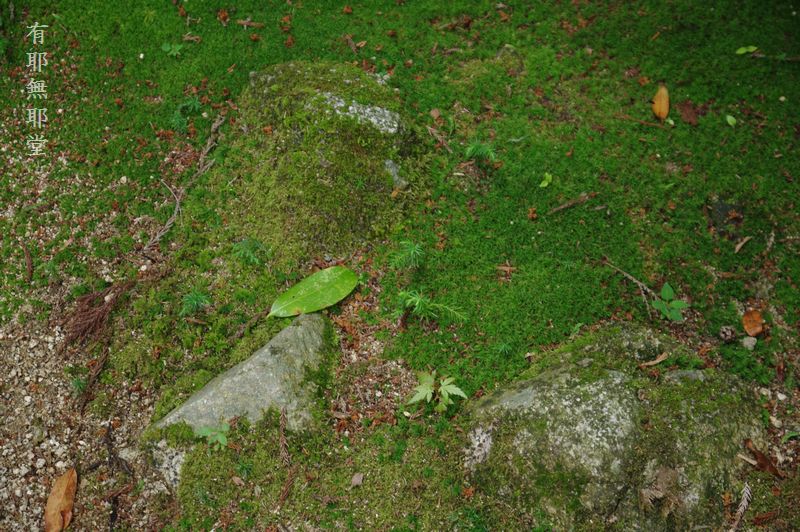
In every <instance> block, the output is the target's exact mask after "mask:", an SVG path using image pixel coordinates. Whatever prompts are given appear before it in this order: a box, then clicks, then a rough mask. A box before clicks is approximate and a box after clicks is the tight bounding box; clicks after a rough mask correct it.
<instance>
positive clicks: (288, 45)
mask: <svg viewBox="0 0 800 532" xmlns="http://www.w3.org/2000/svg"><path fill="white" fill-rule="evenodd" d="M283 45H284V46H285V47H286V48H291V47H292V46H294V37H292V36H291V35H289V36H288V37H286V41H284V43H283Z"/></svg>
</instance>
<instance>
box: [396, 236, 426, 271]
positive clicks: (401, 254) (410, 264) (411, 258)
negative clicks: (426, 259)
mask: <svg viewBox="0 0 800 532" xmlns="http://www.w3.org/2000/svg"><path fill="white" fill-rule="evenodd" d="M424 255H425V252H424V251H423V250H422V246H421V245H419V244H416V243H414V242H410V241H408V240H404V241H402V242H400V246H399V247H398V249H397V251H395V252H394V253H393V254H392V257H391V259H390V260H389V263H390V264H391V266H392V268H395V269H403V268H418V267H419V265H420V264H421V263H422V258H423V256H424Z"/></svg>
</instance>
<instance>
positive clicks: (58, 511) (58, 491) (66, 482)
mask: <svg viewBox="0 0 800 532" xmlns="http://www.w3.org/2000/svg"><path fill="white" fill-rule="evenodd" d="M77 488H78V473H77V472H76V471H75V468H72V469H70V470H69V471H67V472H66V473H64V474H63V475H61V476H60V477H58V478H57V479H56V481H55V482H54V483H53V488H52V489H51V490H50V496H49V497H48V498H47V506H45V509H44V530H45V532H61V531H62V530H65V529H66V528H67V527H68V526H69V523H70V521H72V505H73V503H74V502H75V490H76V489H77Z"/></svg>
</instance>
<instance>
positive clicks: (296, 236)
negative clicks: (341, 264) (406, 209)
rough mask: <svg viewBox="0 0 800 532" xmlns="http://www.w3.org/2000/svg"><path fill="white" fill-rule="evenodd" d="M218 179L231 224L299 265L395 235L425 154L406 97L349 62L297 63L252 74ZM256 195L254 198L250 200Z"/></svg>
mask: <svg viewBox="0 0 800 532" xmlns="http://www.w3.org/2000/svg"><path fill="white" fill-rule="evenodd" d="M238 107H239V115H238V121H237V126H238V130H237V131H235V132H234V137H233V138H232V139H231V140H230V148H229V149H228V150H227V155H226V158H225V162H224V164H223V165H221V166H219V167H218V168H216V169H215V172H216V174H217V177H218V179H219V180H220V182H222V183H224V184H228V183H230V185H231V186H232V187H233V188H234V189H235V191H234V193H233V194H232V199H231V201H232V202H233V203H235V205H232V206H231V209H230V220H229V223H230V224H232V225H233V226H235V227H238V228H239V229H240V232H241V233H242V234H243V236H249V237H251V238H256V239H258V240H259V241H261V242H262V243H264V244H267V245H269V246H271V247H272V249H273V252H274V254H275V260H276V261H278V262H279V263H284V264H289V265H290V264H292V263H296V262H297V261H304V260H307V259H309V258H312V257H313V256H315V255H323V254H329V255H334V256H336V255H340V254H344V253H350V252H352V251H353V249H354V248H355V247H356V246H359V245H361V244H363V243H364V242H366V241H369V240H371V239H373V238H375V237H380V236H382V235H384V234H386V233H387V232H388V231H389V230H390V229H391V227H393V225H395V224H396V223H397V222H398V220H400V219H401V216H400V214H401V212H402V210H403V204H404V202H406V201H407V200H408V198H410V197H411V196H413V194H414V191H415V188H418V187H415V186H414V185H416V184H419V182H420V180H421V175H422V170H421V169H422V168H423V166H424V159H425V154H424V150H423V149H422V147H421V143H420V142H419V141H418V140H417V139H418V135H417V134H416V133H415V130H414V128H413V127H412V126H411V125H410V124H409V122H408V121H407V120H406V119H405V118H404V117H403V114H402V112H401V111H402V106H401V103H400V99H399V97H398V95H397V94H396V93H395V91H394V90H392V89H391V88H390V87H388V86H386V85H385V84H381V83H379V81H378V80H376V79H375V77H373V76H370V75H368V74H367V73H365V72H363V71H362V70H360V69H358V68H356V67H353V66H351V65H347V64H337V63H330V62H317V63H306V62H292V63H285V64H280V65H274V66H271V67H269V68H267V69H266V70H265V71H263V72H258V73H252V74H251V75H250V85H249V87H248V88H247V89H246V90H245V92H244V93H243V94H242V96H241V98H240V100H239V102H238ZM242 198H246V201H242Z"/></svg>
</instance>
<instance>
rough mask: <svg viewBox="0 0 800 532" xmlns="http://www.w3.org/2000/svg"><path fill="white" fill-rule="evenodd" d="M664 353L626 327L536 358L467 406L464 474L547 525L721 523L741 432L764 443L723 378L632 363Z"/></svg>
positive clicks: (666, 347)
mask: <svg viewBox="0 0 800 532" xmlns="http://www.w3.org/2000/svg"><path fill="white" fill-rule="evenodd" d="M663 351H667V352H668V353H673V356H674V355H684V356H685V355H686V353H684V352H683V351H682V350H681V348H680V347H678V346H676V345H675V344H673V343H671V342H670V341H669V340H668V339H664V338H660V337H658V336H657V335H655V334H654V333H653V332H652V331H650V330H648V329H644V328H637V327H630V326H629V327H624V328H611V329H607V330H603V331H600V332H599V333H593V334H589V335H586V336H584V337H581V338H578V339H577V340H575V341H574V342H572V343H569V344H567V345H565V346H564V347H562V348H560V349H558V350H556V351H554V352H551V353H549V354H548V355H547V356H546V357H542V358H541V359H539V360H538V361H536V362H535V367H533V368H531V370H529V371H528V372H526V373H525V374H524V375H523V376H522V377H521V378H520V379H519V380H517V381H516V382H514V383H512V384H511V385H509V386H507V387H505V388H503V389H500V390H498V391H497V392H495V393H494V394H491V395H489V396H487V397H485V398H484V399H482V400H481V401H479V402H478V403H477V404H476V405H474V407H473V408H472V409H471V412H470V414H471V419H470V431H469V432H468V444H467V446H466V448H465V449H464V466H465V468H466V469H467V471H468V472H469V474H470V475H471V477H472V481H473V482H474V483H475V484H476V485H479V486H481V489H483V490H484V491H486V492H487V493H489V494H490V496H492V497H497V498H500V499H502V500H503V501H505V503H507V504H510V505H511V506H512V507H514V508H517V509H518V510H519V511H521V512H526V513H527V514H529V515H533V516H539V518H538V520H539V521H540V522H541V524H542V525H549V526H554V527H555V528H556V529H569V528H572V529H578V530H584V529H586V530H590V529H598V528H612V529H619V530H672V529H674V530H680V529H686V527H692V526H710V527H715V526H719V525H720V524H721V523H723V519H724V516H723V508H722V504H721V500H722V499H721V496H722V494H723V493H724V492H725V491H734V492H735V491H737V489H739V488H740V487H741V486H738V485H737V484H736V477H735V473H736V471H737V468H738V467H740V464H739V463H737V461H736V458H735V457H736V453H737V452H739V451H740V450H741V444H742V440H743V439H745V438H751V439H753V440H754V441H762V440H763V434H762V432H761V430H762V429H761V428H760V425H759V423H758V413H757V411H756V410H755V407H754V406H753V403H752V401H749V400H748V398H747V390H746V389H745V388H744V387H743V386H742V385H741V384H740V383H739V382H737V381H736V380H735V379H734V378H732V377H730V376H729V375H727V374H723V373H720V372H718V371H715V370H698V369H692V370H686V369H674V370H666V371H664V375H662V376H661V378H659V379H658V380H654V379H652V378H651V377H649V376H648V374H647V372H645V371H642V370H641V369H639V367H638V364H640V363H641V362H642V361H645V360H651V359H653V358H655V356H657V354H659V353H661V352H663ZM668 361H669V359H668ZM668 361H667V363H664V367H665V368H667V367H669V366H668V364H669V362H668Z"/></svg>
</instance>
